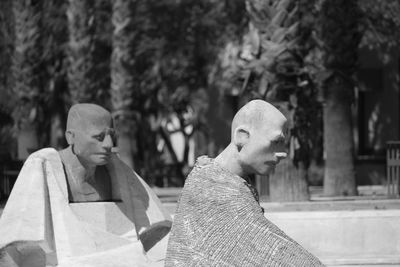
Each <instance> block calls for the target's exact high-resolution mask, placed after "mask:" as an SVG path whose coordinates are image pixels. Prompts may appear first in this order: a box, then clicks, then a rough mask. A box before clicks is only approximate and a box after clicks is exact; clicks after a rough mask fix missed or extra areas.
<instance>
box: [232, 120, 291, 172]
mask: <svg viewBox="0 0 400 267" xmlns="http://www.w3.org/2000/svg"><path fill="white" fill-rule="evenodd" d="M286 128H287V127H286V119H285V118H283V116H282V118H278V119H277V120H276V121H275V123H273V124H270V125H269V126H268V127H267V126H265V127H260V128H258V129H253V130H252V131H251V132H250V135H249V140H248V143H247V144H245V145H244V146H243V148H242V150H241V151H240V153H239V154H240V158H241V164H242V168H243V170H244V171H245V173H246V174H259V175H267V174H268V173H270V172H271V170H273V169H274V168H275V166H276V165H277V164H278V163H279V161H280V160H281V159H283V158H285V157H286V147H285V132H286V130H287V129H286Z"/></svg>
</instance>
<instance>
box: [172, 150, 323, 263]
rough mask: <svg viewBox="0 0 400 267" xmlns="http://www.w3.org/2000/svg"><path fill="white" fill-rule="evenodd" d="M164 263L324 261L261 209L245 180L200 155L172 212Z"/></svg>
mask: <svg viewBox="0 0 400 267" xmlns="http://www.w3.org/2000/svg"><path fill="white" fill-rule="evenodd" d="M165 266H167V267H169V266H185V267H190V266H240V267H244V266H296V267H299V266H307V267H310V266H323V265H322V263H321V262H320V261H319V260H318V259H317V258H316V257H314V256H313V255H312V254H310V253H309V252H307V251H306V250H305V249H304V248H302V247H301V246H300V245H299V244H298V243H296V242H295V241H294V240H292V239H291V238H290V237H288V236H287V235H286V234H285V233H283V232H282V231H281V230H280V229H279V228H278V227H277V226H275V225H274V224H273V223H272V222H270V221H268V220H267V219H266V218H265V217H264V214H263V211H262V208H261V207H260V205H259V203H258V200H257V199H256V197H255V195H254V193H253V192H252V190H251V188H250V187H249V186H248V184H247V182H246V181H245V180H244V179H242V178H241V177H239V176H237V175H234V174H232V173H230V172H229V171H227V170H225V169H223V168H222V167H221V166H219V165H218V164H217V163H215V162H214V160H213V159H210V158H207V157H201V158H199V159H198V161H197V163H196V165H195V167H194V169H193V170H192V172H191V173H190V175H189V176H188V178H187V180H186V182H185V186H184V189H183V191H182V195H181V197H180V200H179V205H178V208H177V210H176V214H175V216H174V223H173V226H172V230H171V234H170V238H169V243H168V249H167V258H166V263H165Z"/></svg>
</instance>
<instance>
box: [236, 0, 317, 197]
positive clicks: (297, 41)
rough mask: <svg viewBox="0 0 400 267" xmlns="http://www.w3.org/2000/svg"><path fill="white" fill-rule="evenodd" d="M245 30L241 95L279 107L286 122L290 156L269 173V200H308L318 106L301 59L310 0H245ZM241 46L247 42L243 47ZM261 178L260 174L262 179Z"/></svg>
mask: <svg viewBox="0 0 400 267" xmlns="http://www.w3.org/2000/svg"><path fill="white" fill-rule="evenodd" d="M246 3H247V10H248V12H249V14H250V18H251V22H250V32H249V35H248V40H249V41H248V43H249V44H250V45H248V46H247V47H250V49H247V51H246V50H245V51H244V53H243V54H244V55H245V57H247V58H245V59H246V60H247V61H249V63H248V64H245V68H244V70H245V79H244V85H243V86H242V92H241V93H242V95H246V94H247V95H249V94H250V98H262V99H266V100H267V101H270V102H273V103H275V104H276V105H278V106H279V108H280V109H281V111H282V112H283V113H284V114H285V115H286V117H287V118H288V121H289V129H290V130H289V133H290V139H289V140H290V141H289V147H290V149H289V150H290V153H289V155H290V157H289V158H288V159H286V160H284V161H283V162H282V163H281V164H280V165H278V166H277V168H276V171H275V174H273V175H271V176H270V199H271V200H272V201H300V200H308V199H309V193H308V183H307V170H308V167H309V165H310V160H311V146H312V145H311V144H312V143H313V141H312V133H310V128H312V124H313V123H314V122H315V121H316V116H315V115H316V114H317V112H316V110H317V109H318V108H317V104H316V102H315V101H313V99H314V96H315V87H314V86H313V84H312V82H311V79H310V78H309V77H308V74H307V72H305V71H304V69H305V68H304V66H305V62H304V61H303V58H304V57H305V55H306V54H307V53H308V51H309V48H308V47H307V44H308V40H309V36H310V34H311V24H310V21H312V20H311V19H310V18H309V17H307V16H311V15H312V12H311V11H312V10H313V5H314V3H313V1H300V0H275V1H263V0H248V1H247V2H246ZM245 47H246V46H245ZM262 179H263V178H262Z"/></svg>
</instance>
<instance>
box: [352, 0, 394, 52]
mask: <svg viewBox="0 0 400 267" xmlns="http://www.w3.org/2000/svg"><path fill="white" fill-rule="evenodd" d="M358 4H359V6H360V9H361V12H362V13H363V16H362V20H361V25H362V26H363V30H364V35H363V38H362V40H361V43H360V45H361V46H368V47H369V48H385V49H387V48H392V47H396V46H398V45H399V44H400V16H399V14H400V2H399V1H397V0H378V1H377V0H363V1H359V2H358Z"/></svg>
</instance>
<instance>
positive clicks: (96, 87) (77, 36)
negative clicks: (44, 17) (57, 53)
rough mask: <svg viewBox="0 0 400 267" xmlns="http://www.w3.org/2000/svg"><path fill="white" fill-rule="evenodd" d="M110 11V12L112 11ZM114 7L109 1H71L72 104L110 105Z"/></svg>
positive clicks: (69, 16)
mask: <svg viewBox="0 0 400 267" xmlns="http://www.w3.org/2000/svg"><path fill="white" fill-rule="evenodd" d="M108 9H109V10H108ZM107 10H108V16H109V15H110V13H111V7H110V5H109V2H108V1H94V0H87V1H81V0H69V6H68V10H67V16H68V29H69V43H68V63H69V65H68V87H69V91H70V94H71V102H72V103H76V102H94V103H97V104H100V105H105V106H107V105H108V103H107V102H108V87H109V82H110V76H109V67H108V66H109V61H110V58H109V57H110V53H111V44H110V43H111V36H110V34H111V33H110V31H111V23H110V22H109V25H108V23H107V19H108V16H107V15H106V16H104V14H103V13H104V12H106V13H107Z"/></svg>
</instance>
